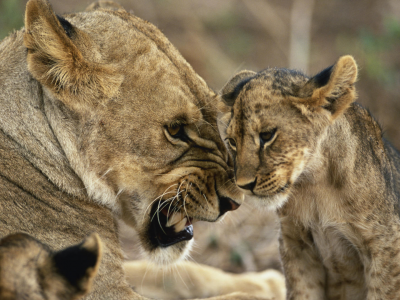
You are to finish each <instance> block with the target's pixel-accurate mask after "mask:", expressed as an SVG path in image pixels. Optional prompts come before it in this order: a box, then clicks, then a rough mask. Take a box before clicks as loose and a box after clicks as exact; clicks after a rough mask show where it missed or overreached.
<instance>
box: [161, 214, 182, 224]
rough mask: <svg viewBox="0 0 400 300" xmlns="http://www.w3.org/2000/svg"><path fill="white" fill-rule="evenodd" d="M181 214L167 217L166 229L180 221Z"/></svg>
mask: <svg viewBox="0 0 400 300" xmlns="http://www.w3.org/2000/svg"><path fill="white" fill-rule="evenodd" d="M182 218H183V214H182V213H180V212H176V213H173V214H172V216H170V217H168V221H167V224H166V225H165V226H166V227H171V226H173V225H175V224H176V223H178V222H179V221H180V220H182Z"/></svg>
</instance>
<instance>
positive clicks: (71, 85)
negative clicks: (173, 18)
mask: <svg viewBox="0 0 400 300" xmlns="http://www.w3.org/2000/svg"><path fill="white" fill-rule="evenodd" d="M25 25H26V27H25V31H24V32H23V33H21V32H17V33H16V34H14V36H11V37H9V38H8V39H6V40H5V42H3V44H2V47H0V51H2V52H0V53H2V55H3V58H4V60H6V59H8V60H9V61H16V62H17V63H18V64H20V61H21V59H19V56H21V57H26V62H27V63H26V62H25V61H24V63H23V64H21V67H18V68H19V69H18V68H16V67H15V66H14V65H12V63H10V65H9V66H7V68H8V69H9V70H10V71H9V72H15V74H17V75H15V76H20V77H21V78H17V79H14V81H18V80H19V81H20V83H21V84H20V86H22V87H23V88H21V89H24V93H25V94H27V95H29V97H28V96H26V98H23V96H21V97H22V98H18V99H17V100H15V99H16V97H14V98H13V97H8V96H7V95H8V94H7V93H5V94H4V95H6V96H5V97H3V98H2V101H1V102H2V103H5V104H4V105H5V106H8V107H11V109H3V110H2V119H3V120H2V122H1V123H2V124H1V127H2V130H3V131H4V132H6V133H7V134H8V135H9V136H12V137H13V139H14V141H17V142H18V143H19V145H22V147H21V149H22V150H19V151H20V152H21V153H22V154H23V155H24V157H26V158H27V159H29V161H30V162H31V163H32V164H33V165H35V167H36V168H37V169H40V171H41V172H42V173H43V174H45V175H46V176H47V177H48V179H49V180H50V181H51V182H52V183H53V184H54V185H56V186H58V187H59V188H60V189H61V190H62V191H64V192H66V193H68V194H70V195H76V196H79V197H83V198H89V199H90V200H93V201H95V202H96V203H98V204H101V205H103V206H106V207H108V208H109V209H111V210H112V211H113V212H114V213H115V215H116V216H118V217H121V218H122V219H123V220H124V221H125V222H126V223H128V224H130V225H131V226H133V227H134V228H135V229H136V230H137V231H138V232H139V234H140V238H141V242H142V245H143V247H144V249H145V250H146V252H147V253H148V254H150V256H151V257H152V258H153V259H154V260H156V261H159V262H170V261H173V260H176V259H178V258H179V257H181V256H182V254H184V253H185V252H186V251H187V248H188V247H187V246H188V244H189V240H191V238H192V236H193V229H192V225H191V224H192V223H193V222H195V221H196V220H204V221H215V220H217V219H218V218H219V217H220V216H221V215H223V214H224V213H225V212H226V211H228V210H232V209H235V208H237V207H238V205H239V204H240V202H241V196H239V194H238V192H237V191H236V189H235V187H234V183H233V181H232V177H233V176H232V172H231V170H232V162H231V158H230V157H229V155H228V153H227V150H226V149H225V147H224V143H223V142H222V140H221V139H220V137H219V134H218V130H217V124H216V110H217V109H216V107H215V105H216V104H215V102H216V101H215V98H216V95H215V94H214V92H213V91H211V90H210V89H209V88H208V87H207V85H206V84H205V82H204V81H203V80H202V79H201V78H200V77H199V76H198V75H197V74H196V73H195V72H194V71H193V69H192V68H191V67H190V66H189V64H188V63H187V62H186V61H185V60H184V59H183V58H182V56H181V55H180V54H179V53H178V51H177V50H176V49H175V48H174V47H173V46H172V45H171V44H170V43H169V41H168V40H167V39H166V38H165V37H164V35H162V33H161V32H160V31H159V30H158V29H157V28H156V27H155V26H153V25H152V24H150V23H148V22H145V21H143V20H141V19H139V18H137V17H135V16H133V15H131V14H129V13H128V12H126V11H125V10H123V9H121V8H119V7H118V6H116V5H111V6H108V5H105V4H96V5H92V6H91V7H90V8H89V9H88V10H87V11H85V12H82V13H77V14H69V15H64V16H63V17H59V16H57V15H55V14H54V12H53V11H52V9H51V7H50V5H49V4H48V2H46V1H44V0H30V1H29V2H28V4H27V10H26V16H25ZM22 38H23V45H24V46H25V47H26V49H27V52H26V50H24V51H23V52H22V50H21V49H22V47H23V45H22V43H21V44H19V41H21V40H22ZM10 45H11V46H10ZM13 47H14V48H13ZM24 59H25V58H24ZM26 64H27V66H26ZM18 66H19V65H18ZM26 67H27V70H29V73H28V72H25V71H24V68H26ZM8 69H6V70H8ZM17 69H18V70H17ZM20 69H21V70H20ZM18 72H19V73H18ZM5 73H6V72H3V73H2V76H10V73H8V74H5ZM13 76H14V75H13ZM14 91H15V89H14ZM33 91H38V93H37V94H36V92H33ZM18 93H19V92H18ZM18 93H17V92H16V93H15V95H19V94H21V93H19V94H18ZM16 101H17V102H18V104H15V103H16ZM32 103H35V104H32ZM14 105H17V106H18V109H16V108H15V107H14ZM3 107H4V106H3ZM21 124H22V125H21ZM90 217H94V218H95V217H96V216H88V218H90ZM16 229H17V228H16Z"/></svg>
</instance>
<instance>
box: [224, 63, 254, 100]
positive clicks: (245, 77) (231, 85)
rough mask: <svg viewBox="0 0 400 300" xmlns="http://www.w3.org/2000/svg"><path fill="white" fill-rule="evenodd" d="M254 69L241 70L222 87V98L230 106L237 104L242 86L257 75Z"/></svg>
mask: <svg viewBox="0 0 400 300" xmlns="http://www.w3.org/2000/svg"><path fill="white" fill-rule="evenodd" d="M256 74H257V73H256V72H253V71H247V70H244V71H240V72H239V73H237V74H236V75H235V76H233V77H232V78H231V79H230V80H229V81H228V82H227V83H226V84H225V86H224V87H223V88H222V91H221V98H222V100H223V101H224V102H225V104H226V105H228V106H233V104H235V101H236V98H237V96H238V95H239V93H240V90H241V89H242V87H243V86H244V85H245V84H246V83H247V82H249V81H250V79H252V78H253V77H254V75H256Z"/></svg>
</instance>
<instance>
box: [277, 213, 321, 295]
mask: <svg viewBox="0 0 400 300" xmlns="http://www.w3.org/2000/svg"><path fill="white" fill-rule="evenodd" d="M279 245H280V252H281V257H282V263H283V269H284V270H285V278H286V288H287V299H288V300H290V299H296V300H298V299H309V300H311V299H315V300H319V299H325V296H324V295H325V277H326V276H325V270H324V268H323V264H322V262H321V260H320V257H319V255H318V252H317V250H316V248H315V245H314V242H313V238H312V235H311V232H310V231H309V230H307V229H306V228H304V227H303V226H301V225H297V224H296V225H295V224H294V223H293V222H292V221H290V220H289V219H288V218H286V217H281V237H280V240H279Z"/></svg>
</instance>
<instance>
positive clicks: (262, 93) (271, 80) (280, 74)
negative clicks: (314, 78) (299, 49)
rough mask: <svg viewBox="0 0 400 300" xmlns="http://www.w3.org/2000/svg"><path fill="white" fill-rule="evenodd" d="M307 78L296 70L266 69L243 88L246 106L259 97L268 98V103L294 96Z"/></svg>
mask: <svg viewBox="0 0 400 300" xmlns="http://www.w3.org/2000/svg"><path fill="white" fill-rule="evenodd" d="M308 80H309V77H307V76H306V75H304V74H303V73H301V72H300V71H297V70H288V69H279V68H268V69H265V70H263V71H261V72H259V73H258V74H257V75H256V76H255V77H254V78H253V79H251V80H250V81H249V82H248V83H247V84H246V85H245V86H244V87H243V92H244V94H246V98H248V99H246V100H247V102H248V103H247V105H248V104H253V103H255V102H257V100H259V97H268V98H269V99H266V101H267V100H269V101H272V102H276V101H279V99H280V98H279V96H280V97H286V96H294V95H296V94H297V92H298V90H299V89H300V88H301V87H303V86H304V85H305V84H306V83H307V81H308Z"/></svg>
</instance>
